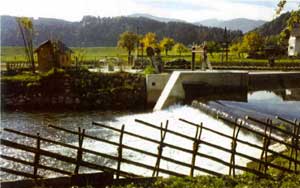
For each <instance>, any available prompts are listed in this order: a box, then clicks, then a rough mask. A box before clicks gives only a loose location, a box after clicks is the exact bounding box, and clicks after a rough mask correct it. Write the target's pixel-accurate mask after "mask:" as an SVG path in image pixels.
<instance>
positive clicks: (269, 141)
mask: <svg viewBox="0 0 300 188" xmlns="http://www.w3.org/2000/svg"><path fill="white" fill-rule="evenodd" d="M267 123H268V124H270V125H271V126H270V128H269V135H268V136H267V143H266V146H265V174H267V170H268V150H269V146H270V143H271V135H272V120H271V119H269V120H268V121H267Z"/></svg>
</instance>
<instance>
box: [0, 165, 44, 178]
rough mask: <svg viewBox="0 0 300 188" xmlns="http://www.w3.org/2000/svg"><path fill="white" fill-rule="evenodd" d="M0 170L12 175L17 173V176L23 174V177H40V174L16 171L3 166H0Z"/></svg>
mask: <svg viewBox="0 0 300 188" xmlns="http://www.w3.org/2000/svg"><path fill="white" fill-rule="evenodd" d="M0 171H2V172H6V173H9V174H14V175H17V176H23V177H26V178H35V177H38V178H42V176H34V175H33V174H29V173H25V172H20V171H16V170H12V169H8V168H4V167H0Z"/></svg>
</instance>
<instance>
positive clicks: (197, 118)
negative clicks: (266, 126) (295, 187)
mask: <svg viewBox="0 0 300 188" xmlns="http://www.w3.org/2000/svg"><path fill="white" fill-rule="evenodd" d="M179 118H183V119H186V120H189V121H192V122H195V123H200V122H203V125H204V126H205V127H209V128H211V129H214V130H217V131H219V132H222V133H225V134H228V135H232V131H233V130H232V127H230V126H228V125H226V124H224V123H222V122H220V121H217V120H216V119H213V118H212V117H210V116H208V115H206V114H204V113H202V112H201V111H199V110H198V109H195V108H192V107H189V106H182V105H175V106H172V107H170V108H168V109H166V110H163V111H157V112H149V113H140V114H131V115H122V114H113V113H108V114H107V113H98V112H89V113H88V112H86V113H25V112H14V113H5V112H3V113H2V120H1V121H2V127H9V128H13V129H16V130H22V131H23V132H28V133H37V132H40V134H41V136H42V137H47V138H50V139H54V140H58V141H63V142H66V143H69V144H73V145H77V144H78V143H77V137H76V136H74V135H70V134H68V133H64V132H61V131H56V130H53V129H51V128H49V127H47V124H48V123H51V124H54V125H57V126H61V127H64V128H68V129H72V130H77V127H78V126H80V127H82V128H85V129H87V132H86V133H87V134H90V135H94V136H97V137H100V138H106V139H109V140H112V141H116V142H118V140H119V134H118V133H116V132H112V131H110V130H107V129H105V128H102V127H97V126H93V125H92V124H91V122H92V121H96V122H101V123H104V124H106V125H110V126H113V127H117V128H120V127H121V126H122V124H125V130H126V131H129V132H134V133H136V134H139V135H143V136H146V137H149V138H153V139H156V140H159V139H160V131H159V130H157V129H153V128H150V127H147V126H145V125H143V124H140V123H137V122H135V119H140V120H143V121H146V122H149V123H152V124H155V125H157V126H159V125H160V123H161V122H163V123H165V122H166V120H169V126H168V129H170V130H174V131H176V132H180V133H182V134H185V135H189V136H191V137H194V136H195V131H196V130H195V127H193V126H191V125H188V124H185V123H183V122H181V121H179V120H178V119H179ZM2 138H6V139H9V140H13V141H16V142H18V143H23V144H24V143H26V144H28V145H34V143H35V141H34V140H31V139H25V138H24V137H21V136H15V135H12V134H7V133H5V132H2ZM239 138H241V139H242V140H245V141H248V142H251V143H256V144H258V145H261V141H260V140H258V139H257V138H256V137H255V136H253V135H251V134H247V133H244V132H241V134H240V137H239ZM201 139H203V140H204V141H207V142H210V143H215V144H218V145H220V146H223V147H225V148H230V147H231V140H229V139H226V138H223V137H221V136H218V135H216V134H214V133H211V132H208V131H205V130H203V132H202V137H201ZM165 142H166V143H169V144H173V145H177V146H180V147H182V148H187V149H192V147H193V143H192V141H190V140H187V139H184V138H181V137H178V136H174V135H172V134H169V133H167V134H166V138H165ZM123 143H124V144H126V145H128V146H133V147H136V148H140V149H144V150H147V151H149V152H152V153H157V144H153V143H151V142H147V141H144V140H141V139H138V138H135V137H131V136H127V135H126V136H125V137H124V140H123ZM83 147H84V148H88V149H91V150H95V151H99V152H104V153H108V154H112V155H115V156H117V148H116V147H112V146H109V145H107V144H104V143H101V142H96V141H92V140H89V139H85V140H84V144H83ZM42 148H46V149H47V150H50V151H54V152H57V153H61V154H64V155H66V156H72V157H74V155H75V154H76V151H72V150H71V149H61V148H59V147H55V146H52V145H49V144H45V143H42ZM237 150H238V151H240V152H241V153H248V154H249V153H250V154H251V155H253V156H257V155H259V153H260V152H259V151H258V150H256V149H253V148H250V147H248V146H246V145H243V144H239V145H238V146H237ZM199 151H200V152H201V153H204V154H208V155H211V156H215V157H218V158H220V159H222V160H224V161H229V158H230V154H228V153H225V152H222V151H220V150H217V149H213V148H210V147H208V146H205V145H200V148H199ZM2 153H3V154H5V155H10V156H15V157H20V158H23V159H27V160H32V159H33V156H32V155H28V154H26V153H25V152H20V151H18V150H12V149H9V148H6V147H2ZM123 155H124V156H125V158H127V159H130V160H133V161H138V162H141V163H144V164H148V165H151V166H154V164H155V162H156V158H154V157H149V156H146V155H143V154H140V153H136V152H132V151H129V150H124V151H123ZM163 155H164V156H166V157H170V158H175V159H177V160H179V161H182V162H185V163H188V164H190V162H191V158H192V156H191V154H187V153H184V152H181V151H178V150H175V149H171V148H168V147H166V148H164V150H163ZM84 159H85V160H88V161H91V162H97V163H100V164H105V165H107V166H111V167H113V168H116V164H115V163H114V162H112V161H109V160H103V159H101V158H99V157H95V156H93V155H84ZM41 161H42V163H43V164H47V165H51V166H61V165H63V168H64V169H67V170H70V171H72V170H73V169H74V166H69V165H66V164H63V163H58V162H57V161H55V160H51V161H52V162H50V160H48V159H47V158H42V159H41ZM236 161H237V164H239V165H243V166H244V165H246V163H247V162H248V161H247V160H245V159H243V158H239V157H238V158H236ZM196 165H197V166H200V167H202V168H206V169H209V170H213V171H217V172H220V173H228V168H227V167H225V166H223V165H221V164H219V163H216V162H214V161H211V160H208V159H205V158H202V157H197V160H196ZM1 166H3V167H8V168H13V169H16V168H18V169H22V170H24V171H27V172H32V169H31V168H27V167H25V166H23V165H18V164H16V163H11V162H10V163H9V162H8V161H5V160H2V165H1ZM161 168H164V169H170V170H172V171H175V172H179V173H182V174H189V171H190V169H189V168H185V167H182V166H178V165H175V164H173V163H170V162H166V161H162V162H161ZM121 169H122V170H124V171H129V172H133V173H136V174H140V175H144V176H151V175H152V171H149V170H145V169H143V168H137V167H134V166H132V165H126V164H125V163H124V164H122V168H121ZM87 171H89V170H88V169H85V168H81V172H87ZM41 174H43V175H47V176H54V175H56V174H54V173H49V172H43V171H42V172H41ZM195 174H201V173H200V172H197V171H196V173H195ZM161 175H163V174H161ZM12 177H13V176H11V175H8V174H5V173H3V174H1V179H3V180H5V179H12Z"/></svg>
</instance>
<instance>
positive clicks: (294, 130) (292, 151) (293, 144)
mask: <svg viewBox="0 0 300 188" xmlns="http://www.w3.org/2000/svg"><path fill="white" fill-rule="evenodd" d="M297 132H298V130H297V127H296V126H294V129H293V137H292V140H291V141H292V147H291V148H290V149H291V152H290V158H293V154H294V149H295V150H297V148H296V138H297V137H298V136H297V135H296V134H297ZM296 160H297V159H296ZM295 165H296V163H295ZM291 167H292V161H291V160H290V161H289V169H291Z"/></svg>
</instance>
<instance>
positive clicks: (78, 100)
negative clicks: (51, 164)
mask: <svg viewBox="0 0 300 188" xmlns="http://www.w3.org/2000/svg"><path fill="white" fill-rule="evenodd" d="M1 90H2V94H1V107H2V109H3V110H6V109H10V110H17V109H45V110H60V109H63V110H64V109H75V110H95V109H97V110H98V109H99V110H139V109H143V108H144V107H145V102H146V88H145V77H144V76H143V75H140V74H130V73H112V74H104V73H91V72H88V71H69V72H63V73H55V74H52V75H47V76H41V78H40V79H38V80H35V81H28V80H13V79H1Z"/></svg>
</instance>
